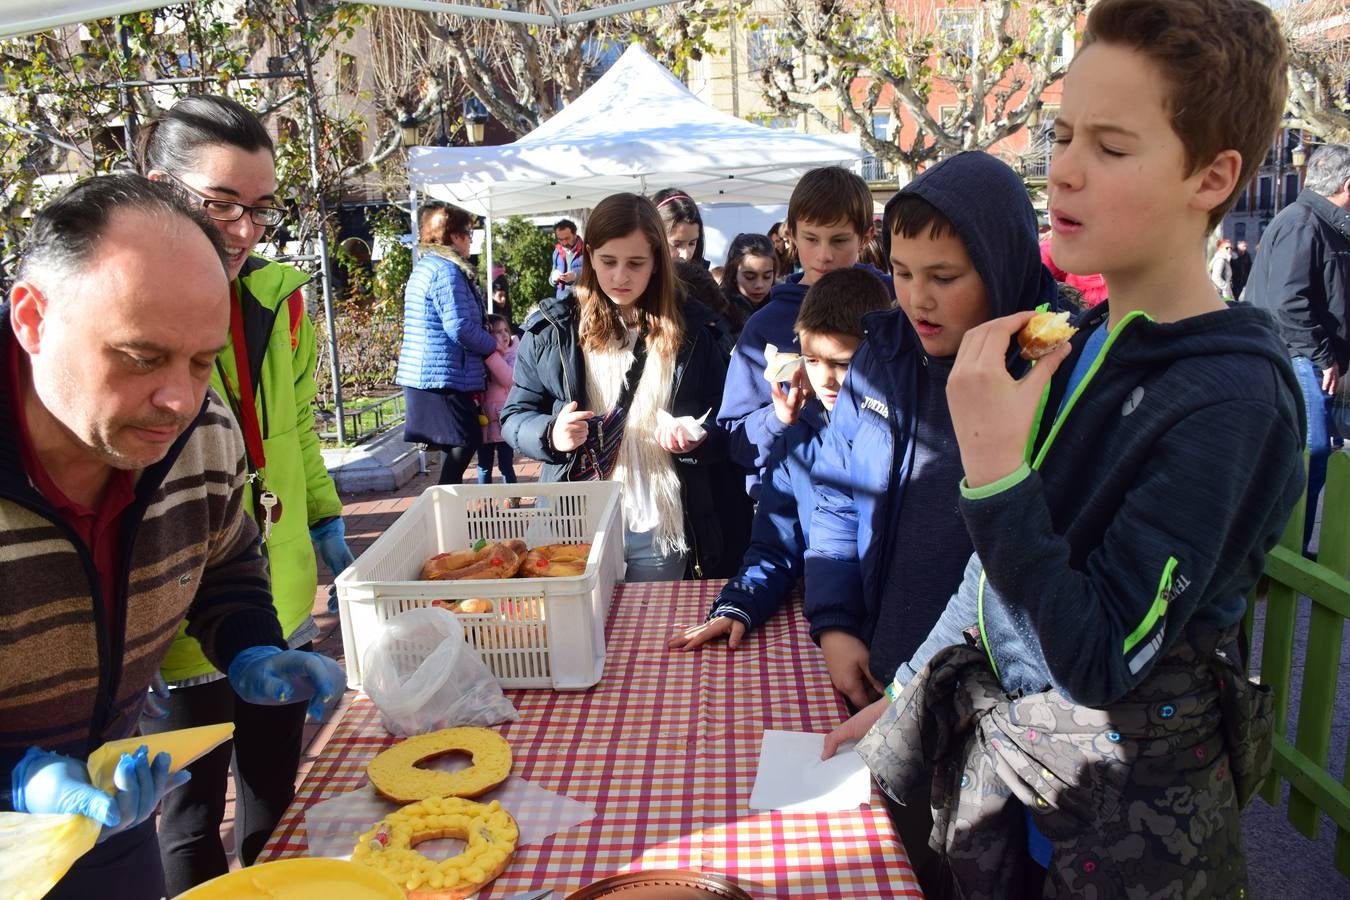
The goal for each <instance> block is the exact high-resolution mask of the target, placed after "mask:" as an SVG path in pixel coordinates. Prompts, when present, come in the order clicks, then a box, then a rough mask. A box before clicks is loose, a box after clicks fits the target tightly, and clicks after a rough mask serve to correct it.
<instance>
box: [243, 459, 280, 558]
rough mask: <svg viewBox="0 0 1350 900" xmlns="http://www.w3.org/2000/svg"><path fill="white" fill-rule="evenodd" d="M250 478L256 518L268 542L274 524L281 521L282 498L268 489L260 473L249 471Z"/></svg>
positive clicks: (263, 537)
mask: <svg viewBox="0 0 1350 900" xmlns="http://www.w3.org/2000/svg"><path fill="white" fill-rule="evenodd" d="M248 480H249V482H250V483H252V485H253V504H254V518H255V519H256V520H257V522H258V529H259V530H260V531H261V532H262V539H263V543H266V542H267V541H268V540H269V539H270V538H271V537H272V526H273V525H275V524H276V523H277V522H280V521H281V512H282V507H281V498H280V497H278V496H277V495H276V494H274V493H272V492H271V491H269V490H268V489H267V482H265V481H264V480H263V477H262V475H261V474H260V473H258V472H251V473H249V476H248Z"/></svg>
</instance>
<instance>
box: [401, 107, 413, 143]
mask: <svg viewBox="0 0 1350 900" xmlns="http://www.w3.org/2000/svg"><path fill="white" fill-rule="evenodd" d="M398 130H399V133H400V134H402V136H403V146H405V147H415V146H417V117H416V116H414V115H413V114H412V113H410V112H406V113H404V114H403V115H402V116H401V117H400V118H399V120H398Z"/></svg>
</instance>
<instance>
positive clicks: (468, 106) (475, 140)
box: [464, 97, 488, 144]
mask: <svg viewBox="0 0 1350 900" xmlns="http://www.w3.org/2000/svg"><path fill="white" fill-rule="evenodd" d="M487 120H488V111H487V107H486V106H484V105H483V103H482V101H481V100H479V99H478V98H477V97H465V98H464V131H465V134H466V135H467V137H468V139H469V143H470V144H481V143H483V133H484V132H485V131H486V130H487Z"/></svg>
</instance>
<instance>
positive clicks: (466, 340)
mask: <svg viewBox="0 0 1350 900" xmlns="http://www.w3.org/2000/svg"><path fill="white" fill-rule="evenodd" d="M417 230H418V233H419V235H420V238H421V239H420V241H419V243H418V245H417V249H418V252H419V254H420V258H419V259H418V260H417V265H416V266H414V267H413V270H412V275H411V276H409V278H408V286H407V288H406V289H405V290H404V292H403V347H402V348H401V349H400V350H399V354H398V375H397V376H396V378H395V381H397V382H398V383H399V384H401V385H402V386H403V395H404V399H405V400H406V402H407V421H406V423H405V424H404V426H403V437H404V440H407V441H409V442H411V443H422V444H427V445H428V446H430V447H433V448H435V449H437V450H440V451H441V453H442V454H443V455H444V460H443V461H442V462H441V477H440V483H441V484H459V483H460V481H461V480H462V479H463V477H464V470H465V469H467V468H468V466H469V461H470V460H471V459H472V458H473V455H474V453H476V452H477V450H478V446H479V444H481V443H482V440H483V427H482V425H481V424H480V423H479V421H478V416H479V405H478V404H479V399H480V398H481V397H482V394H483V390H484V388H485V386H486V384H487V381H486V369H485V366H484V364H483V360H484V359H486V358H487V356H488V355H490V354H492V353H494V352H496V349H497V339H496V338H495V337H493V335H492V332H491V331H489V330H488V327H487V303H486V301H485V300H484V299H483V294H482V291H481V290H480V289H479V287H478V273H477V272H475V271H474V268H473V266H472V265H471V264H470V263H469V241H470V235H471V234H472V232H473V216H472V215H470V214H469V213H467V212H465V211H464V210H462V209H459V208H458V207H455V206H451V205H450V204H448V203H439V202H432V203H427V204H426V205H425V206H423V207H422V210H421V213H420V214H419V216H418V219H417Z"/></svg>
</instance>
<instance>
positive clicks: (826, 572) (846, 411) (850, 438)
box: [805, 152, 1058, 678]
mask: <svg viewBox="0 0 1350 900" xmlns="http://www.w3.org/2000/svg"><path fill="white" fill-rule="evenodd" d="M909 195H917V196H919V197H922V198H923V199H924V200H926V201H928V202H929V203H930V204H932V205H933V206H935V207H936V208H937V209H938V210H939V211H940V212H941V213H942V214H943V215H944V216H945V217H946V218H947V219H948V221H950V222H951V224H952V225H953V227H954V228H955V229H956V232H957V234H958V235H959V236H960V238H961V240H962V241H963V242H964V244H965V247H966V250H967V252H968V253H969V255H970V258H971V261H972V263H973V264H974V266H975V269H976V271H977V272H978V273H979V276H980V279H981V280H982V281H983V282H984V286H985V292H986V294H987V296H988V298H989V312H990V316H991V317H999V316H1007V315H1011V314H1012V313H1015V312H1018V311H1020V310H1031V309H1035V308H1037V307H1038V306H1041V305H1044V304H1050V305H1052V306H1053V305H1054V304H1055V303H1056V302H1057V295H1058V292H1057V288H1056V285H1055V281H1054V277H1053V276H1052V275H1051V274H1050V272H1049V270H1047V269H1046V268H1045V266H1044V265H1042V263H1041V256H1040V248H1039V245H1038V243H1037V235H1036V217H1035V212H1034V211H1033V210H1032V207H1031V201H1030V199H1029V198H1028V197H1027V192H1026V188H1025V187H1024V186H1023V184H1022V182H1021V180H1020V179H1019V178H1018V177H1017V175H1016V173H1014V172H1013V171H1012V169H1010V168H1009V167H1008V166H1007V165H1006V164H1004V163H1002V162H1000V161H999V160H997V159H996V158H994V157H992V156H990V155H989V154H987V153H981V152H967V153H961V154H958V155H956V156H953V157H951V158H950V159H947V160H945V161H943V162H941V163H939V164H938V165H936V166H934V167H932V168H931V169H928V170H927V171H926V172H924V173H923V174H921V175H920V176H919V177H917V178H916V179H914V180H913V181H912V182H910V183H909V184H908V185H907V186H906V187H905V189H904V190H903V191H901V192H900V193H898V194H897V195H896V196H895V197H894V198H892V199H891V201H890V202H889V203H888V204H887V217H886V221H887V222H888V223H889V222H890V220H891V215H890V213H891V210H892V209H893V206H894V204H895V203H896V202H897V201H898V200H900V199H901V198H903V197H906V196H909ZM890 239H891V236H890V234H889V233H887V234H886V235H884V237H883V246H884V247H885V248H886V251H887V256H888V257H889V255H890ZM863 321H864V323H865V326H866V331H867V339H866V340H865V341H864V342H863V344H862V346H861V347H859V348H858V352H857V353H856V354H855V355H854V357H853V362H852V365H851V366H850V367H849V372H848V377H847V378H846V379H845V380H844V385H843V388H842V390H841V391H840V394H839V400H838V402H837V403H836V405H835V409H834V414H833V416H832V417H831V421H830V427H829V429H828V430H827V432H826V436H825V443H824V446H823V447H822V448H821V451H820V454H819V456H818V457H817V460H816V465H815V468H814V470H813V472H812V480H813V481H814V483H815V487H816V509H815V513H814V517H813V519H812V522H811V530H810V535H811V538H810V547H809V549H808V552H807V554H806V604H805V611H806V615H807V618H808V619H809V620H810V622H811V633H812V635H813V636H815V637H816V639H817V640H819V637H820V634H821V632H823V631H825V630H827V629H839V630H843V631H846V632H848V633H850V634H853V635H854V636H855V637H858V638H859V639H860V640H862V641H863V642H864V643H865V644H867V645H868V646H869V647H871V646H873V645H874V643H875V642H876V641H882V640H886V641H893V642H895V641H902V642H903V643H904V644H906V645H907V646H908V648H910V649H912V648H914V647H916V646H918V644H919V642H920V641H922V640H923V637H924V636H925V635H927V634H928V631H929V629H930V628H931V627H932V626H933V624H934V622H936V620H937V618H938V616H939V615H941V612H942V609H943V607H944V606H945V604H946V601H947V598H948V597H950V596H951V594H952V592H953V591H955V590H956V587H957V584H958V583H959V574H958V575H956V576H954V580H953V582H952V583H951V584H946V585H943V586H942V588H941V590H940V591H936V592H932V591H930V592H929V593H933V596H931V597H924V598H919V599H920V600H921V601H922V608H919V607H917V606H916V598H914V597H909V596H908V592H910V591H911V589H912V586H909V585H903V584H896V583H894V582H893V580H892V579H891V577H890V575H889V572H890V569H891V561H892V560H893V559H894V558H895V556H896V554H902V553H906V552H913V550H912V549H910V548H911V545H912V544H914V543H915V542H916V538H917V537H919V536H916V535H906V534H900V533H899V531H900V528H899V522H900V518H901V509H902V504H903V503H904V500H905V491H906V486H907V484H908V481H909V477H910V475H911V473H912V471H913V466H914V458H915V442H914V435H915V433H916V429H917V427H918V423H917V422H916V419H915V417H916V415H917V410H916V406H917V383H918V378H919V368H920V367H921V366H923V365H924V364H925V354H924V350H923V346H922V344H921V343H920V341H919V337H918V335H917V334H916V333H915V331H914V329H913V327H912V326H911V325H910V323H909V319H908V318H906V316H905V314H904V312H903V311H901V310H898V309H896V310H891V311H888V312H884V313H872V314H871V315H869V316H867V317H866V318H865V319H864V320H863ZM1018 363H1020V360H1019V361H1018ZM1022 365H1024V364H1022ZM958 481H959V477H958V478H953V480H952V484H951V493H950V499H949V501H948V502H944V503H942V504H941V505H940V506H935V507H934V508H933V509H932V510H931V515H933V516H951V517H953V518H956V517H957V511H956V510H957V504H958V500H959V494H958ZM945 530H946V531H948V532H949V533H951V532H954V533H957V534H960V536H961V541H960V545H959V546H956V545H953V546H950V547H943V548H941V552H943V553H945V554H950V556H951V559H952V561H954V562H955V565H954V566H952V567H950V568H957V569H959V561H961V560H964V559H966V558H967V557H968V556H969V554H970V543H969V541H968V539H966V536H965V535H964V533H962V531H961V529H960V528H953V529H945ZM916 562H917V563H918V564H920V565H922V564H923V562H924V561H922V560H920V561H916ZM883 603H906V604H907V607H906V609H907V611H908V615H907V617H906V618H907V619H912V630H909V629H907V633H906V634H905V635H878V634H875V628H876V623H877V620H878V617H879V616H880V612H881V609H882V604H883ZM907 656H908V653H905V654H903V655H900V656H899V657H898V658H899V659H905V658H906V657H907ZM882 677H883V678H889V677H890V673H889V672H887V673H885V674H884V675H883V676H882Z"/></svg>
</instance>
